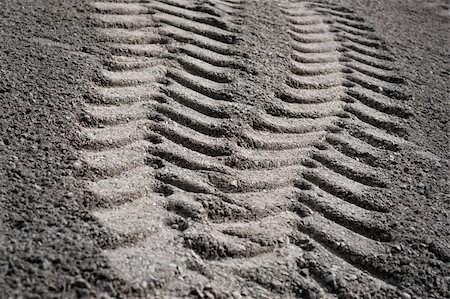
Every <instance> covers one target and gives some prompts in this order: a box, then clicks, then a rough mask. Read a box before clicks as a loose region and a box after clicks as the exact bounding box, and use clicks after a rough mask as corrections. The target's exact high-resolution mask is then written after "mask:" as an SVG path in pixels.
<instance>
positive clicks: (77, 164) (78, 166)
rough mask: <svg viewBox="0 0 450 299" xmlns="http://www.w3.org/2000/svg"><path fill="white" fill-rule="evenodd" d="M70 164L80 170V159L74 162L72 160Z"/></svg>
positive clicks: (81, 166)
mask: <svg viewBox="0 0 450 299" xmlns="http://www.w3.org/2000/svg"><path fill="white" fill-rule="evenodd" d="M72 166H73V168H74V169H76V170H80V169H81V168H83V164H82V163H81V161H80V160H76V161H75V162H73V164H72Z"/></svg>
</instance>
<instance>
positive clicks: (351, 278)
mask: <svg viewBox="0 0 450 299" xmlns="http://www.w3.org/2000/svg"><path fill="white" fill-rule="evenodd" d="M357 279H358V276H357V275H355V274H350V275H349V276H348V280H349V281H353V280H357Z"/></svg>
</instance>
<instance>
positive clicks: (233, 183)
mask: <svg viewBox="0 0 450 299" xmlns="http://www.w3.org/2000/svg"><path fill="white" fill-rule="evenodd" d="M230 185H231V186H233V187H235V188H237V186H238V182H237V180H232V181H231V183H230Z"/></svg>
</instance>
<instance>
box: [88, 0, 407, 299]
mask: <svg viewBox="0 0 450 299" xmlns="http://www.w3.org/2000/svg"><path fill="white" fill-rule="evenodd" d="M91 6H92V10H93V13H92V18H93V19H94V20H96V22H97V24H98V28H97V29H98V32H99V34H100V35H101V36H102V37H103V41H104V43H103V47H104V48H105V49H106V50H107V51H108V52H110V55H107V58H104V61H103V67H102V69H101V70H100V76H99V79H98V80H97V81H96V82H93V87H92V91H91V93H90V94H89V95H86V105H85V108H84V111H85V114H86V115H87V116H84V119H85V120H84V121H83V122H82V125H83V128H82V130H81V135H82V136H83V137H84V141H85V142H84V146H83V148H82V149H81V150H80V155H81V158H82V161H83V165H84V166H85V174H86V186H87V188H88V189H89V191H90V192H92V193H93V194H94V195H95V196H96V197H97V199H98V203H97V204H94V205H93V207H92V210H93V211H92V213H93V214H94V215H95V216H96V217H97V218H98V219H99V221H100V222H101V223H102V224H103V225H104V226H105V228H106V229H107V230H108V232H109V233H110V234H111V235H112V236H113V237H115V239H116V242H115V243H114V244H112V245H111V246H109V247H108V248H105V254H106V256H108V257H109V259H110V261H111V264H112V265H113V266H114V267H116V268H117V270H118V273H121V275H123V277H124V278H125V280H127V281H130V282H133V283H138V284H140V285H141V286H143V288H144V289H146V291H148V292H150V293H152V294H153V295H155V294H158V295H167V296H168V297H170V296H180V294H179V293H177V292H179V291H177V290H187V291H188V290H190V286H191V285H192V284H193V283H196V282H199V281H208V282H209V283H211V284H212V285H215V286H221V285H222V284H223V282H222V281H221V278H220V277H221V275H222V274H223V273H226V275H227V285H228V286H229V288H233V289H237V290H239V289H242V288H243V287H244V285H250V286H252V292H255V293H254V295H255V296H257V295H262V296H268V297H283V296H289V295H295V296H300V297H308V296H309V297H314V296H316V297H317V296H319V297H320V296H323V297H327V298H333V297H335V296H339V297H346V296H347V295H349V294H350V293H351V292H352V291H354V290H356V291H358V290H360V289H361V288H359V286H358V285H357V284H358V282H348V281H347V282H343V281H341V280H337V281H336V282H335V283H333V285H330V284H329V283H327V276H328V275H329V272H330V271H331V270H332V271H334V273H336V274H337V275H339V276H340V277H346V276H348V275H349V273H350V274H355V275H357V276H359V277H362V278H363V281H364V284H365V289H369V290H370V291H371V292H372V291H373V292H378V291H380V292H382V294H388V293H389V294H394V292H395V286H393V285H391V284H390V283H391V282H390V281H389V280H388V279H387V277H388V276H389V273H386V272H384V270H383V269H381V268H380V267H377V266H376V265H377V259H378V258H380V259H384V258H386V256H387V252H388V248H389V242H390V240H391V239H390V238H391V237H390V231H389V226H388V225H387V223H388V222H389V213H388V212H389V210H390V205H389V202H386V200H384V199H380V198H378V197H377V196H376V194H377V193H376V192H383V189H384V188H386V187H387V186H388V183H387V182H385V181H384V180H383V176H382V175H381V174H380V172H382V171H380V169H379V165H380V164H382V163H380V161H381V160H382V159H383V157H385V156H387V155H388V154H389V151H397V150H401V148H402V146H404V145H407V144H408V142H407V141H406V140H404V139H403V137H405V136H406V131H405V130H404V129H403V119H404V118H406V117H408V116H409V115H410V112H409V111H408V109H407V108H406V107H405V106H404V103H402V102H403V101H405V100H407V99H408V96H407V95H405V94H403V93H402V92H401V88H400V85H401V84H405V82H404V80H403V79H402V78H400V77H398V76H396V72H395V69H394V68H393V67H392V61H393V58H392V55H391V54H390V53H389V51H388V49H387V47H386V46H385V45H384V44H383V42H382V41H381V40H380V39H379V38H378V37H377V36H376V34H375V33H374V32H373V30H372V29H371V28H369V27H367V26H366V25H365V24H364V21H363V20H362V19H361V18H359V17H357V16H355V15H354V14H353V12H352V11H351V10H348V9H346V8H342V7H339V6H335V5H331V4H324V3H319V2H315V1H312V2H302V3H294V2H282V1H279V3H277V2H273V1H271V2H269V1H267V2H262V3H259V2H258V3H257V1H250V2H242V1H238V0H211V1H206V2H197V1H191V0H155V1H143V2H137V1H136V2H132V1H123V2H120V1H111V2H94V3H92V5H91ZM268 12H270V13H271V14H274V19H277V20H279V24H268V23H267V22H266V21H264V22H263V23H258V22H260V20H264V19H265V18H267V13H268ZM250 14H251V16H252V18H248V17H249V16H250ZM255 22H256V23H257V24H256V25H255V24H253V23H255ZM237 24H239V26H238V25H237ZM259 30H263V31H264V34H260V35H258V34H259V33H258V32H257V31H259ZM255 36H258V38H263V39H264V38H266V39H267V40H266V42H267V47H266V45H265V44H264V46H261V49H258V55H256V56H255V55H254V54H252V53H246V51H247V52H248V49H249V48H253V46H251V45H252V44H251V42H252V41H251V40H252V39H253V40H254V39H255ZM264 36H266V37H264ZM253 45H254V44H253ZM270 47H272V49H270ZM274 51H275V52H280V53H279V54H280V55H278V56H277V57H278V58H273V55H272V54H273V52H274ZM252 55H253V56H252ZM273 59H275V60H273ZM267 61H274V62H273V63H274V64H279V65H280V66H281V67H279V68H275V70H273V69H271V67H272V66H271V65H267ZM249 64H252V69H254V67H253V65H255V66H256V68H259V69H258V72H255V71H251V72H250V71H249V69H250V68H249V67H248V65H249ZM284 66H288V67H284ZM277 67H278V65H277ZM280 69H283V70H280ZM272 81H273V82H275V83H271V82H272ZM255 82H257V83H256V84H258V87H260V88H259V89H260V90H258V91H256V94H252V93H251V91H250V92H249V91H248V90H249V88H248V86H250V85H251V84H255ZM86 119H89V121H86ZM187 248H190V249H192V251H191V250H187ZM171 265H175V266H174V267H172V266H171ZM331 265H335V268H333V269H330V267H331ZM305 269H309V270H308V271H306V270H305ZM181 273H188V274H187V275H186V276H185V277H184V279H183V280H180V279H179V277H180V274H181ZM219 273H220V274H221V275H218V274H219ZM259 273H272V276H271V278H270V279H268V278H266V277H265V276H264V275H259ZM286 273H287V274H286ZM208 277H215V278H208ZM243 280H244V282H245V283H243ZM276 281H286V283H285V284H284V285H283V284H281V283H280V284H279V285H277V284H276V283H275V282H276ZM218 290H222V288H221V287H218ZM224 291H226V290H224ZM219 292H220V291H219ZM224 294H226V293H223V294H218V296H219V295H223V296H226V295H224ZM353 295H355V294H353ZM355 296H362V294H360V293H358V294H356V295H355Z"/></svg>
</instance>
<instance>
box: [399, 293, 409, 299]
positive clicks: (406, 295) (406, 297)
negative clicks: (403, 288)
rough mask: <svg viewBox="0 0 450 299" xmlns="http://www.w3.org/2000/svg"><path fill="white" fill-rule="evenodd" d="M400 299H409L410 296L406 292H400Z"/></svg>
mask: <svg viewBox="0 0 450 299" xmlns="http://www.w3.org/2000/svg"><path fill="white" fill-rule="evenodd" d="M400 297H401V298H402V299H411V295H410V294H408V293H406V292H400Z"/></svg>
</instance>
